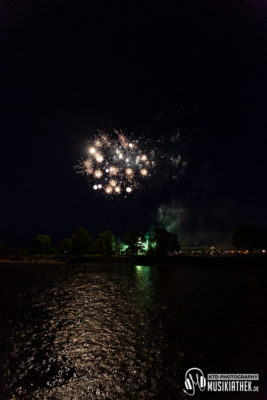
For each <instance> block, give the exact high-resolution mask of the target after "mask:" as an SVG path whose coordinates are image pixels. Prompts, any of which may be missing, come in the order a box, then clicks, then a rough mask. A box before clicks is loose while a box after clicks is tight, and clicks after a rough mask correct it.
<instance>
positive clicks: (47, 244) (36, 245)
mask: <svg viewBox="0 0 267 400" xmlns="http://www.w3.org/2000/svg"><path fill="white" fill-rule="evenodd" d="M50 249H51V239H50V236H49V235H46V234H42V235H36V236H35V238H34V241H33V252H34V253H35V254H49V253H50Z"/></svg>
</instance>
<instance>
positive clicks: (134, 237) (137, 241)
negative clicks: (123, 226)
mask: <svg viewBox="0 0 267 400" xmlns="http://www.w3.org/2000/svg"><path fill="white" fill-rule="evenodd" d="M144 241H145V237H144V234H143V233H141V232H136V231H129V232H127V233H126V234H125V235H124V236H123V243H125V244H126V245H127V246H128V248H127V249H126V253H127V254H131V255H137V254H139V253H142V252H143V250H144Z"/></svg>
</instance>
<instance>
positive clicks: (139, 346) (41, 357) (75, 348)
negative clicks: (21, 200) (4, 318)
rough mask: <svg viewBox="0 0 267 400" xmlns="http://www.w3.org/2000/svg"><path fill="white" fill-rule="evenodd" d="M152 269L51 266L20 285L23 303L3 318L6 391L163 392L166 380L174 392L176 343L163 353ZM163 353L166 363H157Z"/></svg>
mask: <svg viewBox="0 0 267 400" xmlns="http://www.w3.org/2000/svg"><path fill="white" fill-rule="evenodd" d="M152 269H153V268H152V267H149V266H136V267H135V268H127V267H124V269H123V268H111V267H107V268H100V267H98V268H93V267H92V268H91V267H88V268H85V267H73V270H71V269H70V268H68V269H63V270H62V271H61V272H60V273H55V272H54V271H52V277H51V278H52V279H48V280H47V278H46V280H47V282H46V283H45V281H44V282H39V285H37V286H34V287H33V288H32V289H31V288H29V291H27V290H26V289H25V288H24V289H23V288H21V291H19V293H18V294H17V296H18V300H19V303H18V305H19V304H22V306H23V309H21V307H19V309H16V311H15V315H14V316H13V319H12V322H11V323H10V324H9V327H10V339H11V341H12V344H13V348H12V351H11V356H10V358H9V359H7V360H5V363H4V364H5V365H4V368H3V370H4V375H5V377H4V378H5V385H6V391H7V393H12V394H13V395H15V396H19V395H20V396H21V398H23V399H26V398H34V399H43V398H47V399H50V398H51V399H52V398H53V399H86V400H88V399H98V398H99V399H135V398H139V399H147V398H149V396H150V394H151V395H152V396H153V395H155V394H157V396H161V395H162V396H163V395H164V393H165V398H168V397H166V394H167V393H166V388H165V385H164V384H163V382H167V381H168V380H171V381H170V384H169V388H168V389H167V392H168V391H169V392H170V393H174V392H176V393H178V391H179V384H178V374H179V368H180V367H179V364H180V363H179V359H180V356H179V349H172V357H169V356H168V354H169V353H170V348H169V344H168V340H167V331H166V327H165V326H164V324H165V314H164V313H163V314H161V311H162V310H165V309H166V305H165V304H164V302H162V301H161V300H162V299H160V297H159V293H158V290H157V287H156V286H155V282H156V281H157V271H156V269H153V273H152ZM9 344H10V343H9ZM173 351H174V352H176V353H175V354H176V356H175V357H173ZM170 356H171V354H170ZM166 358H168V359H169V360H170V364H169V365H168V366H166V365H165V367H164V368H163V367H162V366H163V364H164V363H165V362H166ZM27 396H28V397H27ZM7 398H8V397H7Z"/></svg>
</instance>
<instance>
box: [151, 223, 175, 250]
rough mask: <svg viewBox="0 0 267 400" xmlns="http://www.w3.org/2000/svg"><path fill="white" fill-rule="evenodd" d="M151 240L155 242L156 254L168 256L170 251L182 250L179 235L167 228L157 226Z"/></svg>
mask: <svg viewBox="0 0 267 400" xmlns="http://www.w3.org/2000/svg"><path fill="white" fill-rule="evenodd" d="M151 240H152V241H153V242H154V243H155V248H154V250H153V252H154V254H157V255H161V256H166V255H167V254H168V252H173V251H177V252H178V251H180V244H179V241H178V237H177V235H176V234H175V233H172V232H168V231H167V230H166V229H163V228H155V229H154V232H153V235H152V238H151Z"/></svg>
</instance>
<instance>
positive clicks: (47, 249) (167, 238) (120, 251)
mask: <svg viewBox="0 0 267 400" xmlns="http://www.w3.org/2000/svg"><path fill="white" fill-rule="evenodd" d="M178 251H180V244H179V240H178V237H177V235H176V234H175V233H171V232H168V231H167V230H166V229H163V228H155V229H154V230H153V231H152V232H150V233H147V234H144V233H142V232H138V231H129V232H127V233H126V234H125V235H123V237H122V239H120V238H117V239H116V238H115V235H114V234H113V233H112V232H111V231H109V230H108V231H105V232H101V233H99V234H98V236H97V238H96V239H95V240H94V239H93V237H92V236H91V235H90V234H89V232H88V231H87V229H85V228H77V229H76V230H75V232H73V234H72V235H71V236H70V237H68V238H65V239H63V240H60V241H59V242H58V243H56V244H55V245H52V241H51V237H50V236H49V235H47V234H39V235H36V236H35V237H34V239H33V242H32V245H31V246H30V247H29V248H26V247H16V248H14V249H9V248H7V247H6V246H5V245H4V244H3V243H1V242H0V257H5V256H8V255H13V256H17V257H26V256H31V255H46V256H47V255H76V256H82V255H90V254H94V255H104V256H110V255H113V254H117V255H145V254H149V255H167V254H168V253H169V252H178Z"/></svg>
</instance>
